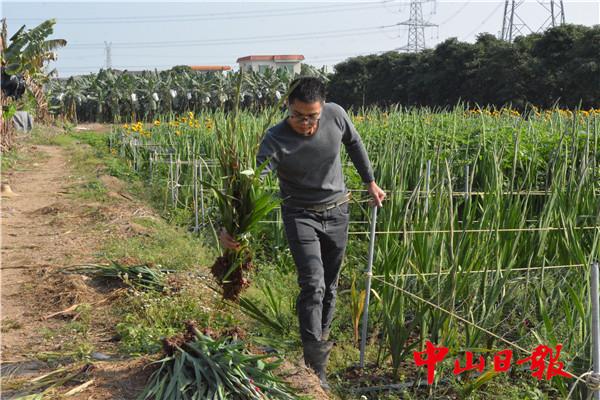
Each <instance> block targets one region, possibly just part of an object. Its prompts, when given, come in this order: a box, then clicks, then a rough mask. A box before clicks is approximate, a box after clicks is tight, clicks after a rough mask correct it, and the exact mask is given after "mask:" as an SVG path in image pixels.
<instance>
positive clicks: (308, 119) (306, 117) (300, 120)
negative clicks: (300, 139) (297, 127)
mask: <svg viewBox="0 0 600 400" xmlns="http://www.w3.org/2000/svg"><path fill="white" fill-rule="evenodd" d="M289 116H290V118H292V119H294V120H296V121H297V122H298V123H303V122H305V121H306V122H307V123H308V124H309V125H314V124H316V123H317V122H318V121H319V120H320V119H321V114H320V113H319V114H317V115H301V114H296V113H290V114H289Z"/></svg>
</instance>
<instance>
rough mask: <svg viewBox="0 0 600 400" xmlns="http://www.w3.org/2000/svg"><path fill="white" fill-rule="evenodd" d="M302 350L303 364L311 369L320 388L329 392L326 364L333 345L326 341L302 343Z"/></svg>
mask: <svg viewBox="0 0 600 400" xmlns="http://www.w3.org/2000/svg"><path fill="white" fill-rule="evenodd" d="M302 346H303V348H304V363H305V364H306V366H307V367H309V368H311V369H312V370H313V371H315V373H316V374H317V376H318V377H319V381H320V383H321V388H322V389H323V390H325V391H329V389H330V387H329V384H328V383H327V362H328V361H329V354H330V353H331V348H332V347H333V343H331V342H327V341H320V342H317V341H314V342H304V343H303V344H302Z"/></svg>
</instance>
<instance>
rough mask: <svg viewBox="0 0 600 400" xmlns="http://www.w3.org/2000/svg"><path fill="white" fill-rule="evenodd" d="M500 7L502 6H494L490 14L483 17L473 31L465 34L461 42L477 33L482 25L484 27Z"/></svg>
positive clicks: (500, 4) (499, 4)
mask: <svg viewBox="0 0 600 400" xmlns="http://www.w3.org/2000/svg"><path fill="white" fill-rule="evenodd" d="M502 5H503V4H502V3H498V5H497V6H496V8H494V9H493V10H492V12H491V13H489V14H488V16H487V17H485V18H484V19H483V21H482V22H481V23H480V24H479V25H477V26H476V27H475V29H473V30H472V31H471V32H469V33H467V34H466V35H464V36H463V40H467V39H468V38H469V37H471V35H472V34H474V33H475V32H477V31H478V30H479V28H481V27H482V26H483V25H485V24H486V23H487V22H488V21H489V20H490V18H492V17H493V16H494V14H496V11H498V10H499V9H500V7H502Z"/></svg>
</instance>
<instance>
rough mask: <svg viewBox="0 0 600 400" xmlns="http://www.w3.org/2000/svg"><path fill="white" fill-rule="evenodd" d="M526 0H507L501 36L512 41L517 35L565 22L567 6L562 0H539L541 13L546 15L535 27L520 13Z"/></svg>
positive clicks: (542, 29) (538, 30) (540, 30)
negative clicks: (538, 25)
mask: <svg viewBox="0 0 600 400" xmlns="http://www.w3.org/2000/svg"><path fill="white" fill-rule="evenodd" d="M525 1H526V0H505V2H504V19H503V20H502V32H501V33H500V35H501V36H500V38H501V39H502V40H506V41H507V42H512V41H513V40H514V39H515V37H517V36H521V35H527V34H529V33H536V32H543V31H545V30H546V29H548V28H554V27H555V26H559V25H562V24H564V23H565V7H564V5H563V1H562V0H547V1H542V0H537V5H538V6H539V8H540V9H539V10H538V11H539V12H540V15H544V16H545V20H544V22H543V23H542V25H541V26H540V27H539V28H537V29H533V28H532V27H531V26H530V24H527V22H526V21H525V19H523V18H521V16H520V15H519V7H520V6H522V5H523V4H524V3H525Z"/></svg>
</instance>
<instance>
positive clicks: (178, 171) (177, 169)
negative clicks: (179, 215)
mask: <svg viewBox="0 0 600 400" xmlns="http://www.w3.org/2000/svg"><path fill="white" fill-rule="evenodd" d="M180 175H181V160H179V155H177V162H176V163H175V182H174V185H173V187H174V190H175V200H174V203H175V204H174V205H175V208H177V202H178V201H179V177H180Z"/></svg>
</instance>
